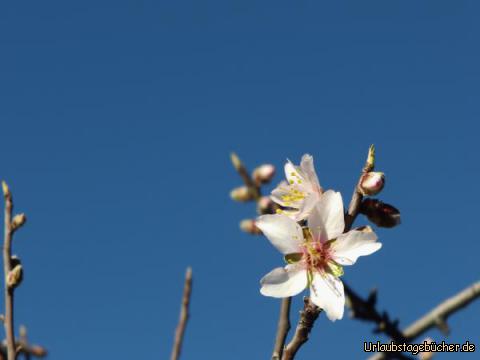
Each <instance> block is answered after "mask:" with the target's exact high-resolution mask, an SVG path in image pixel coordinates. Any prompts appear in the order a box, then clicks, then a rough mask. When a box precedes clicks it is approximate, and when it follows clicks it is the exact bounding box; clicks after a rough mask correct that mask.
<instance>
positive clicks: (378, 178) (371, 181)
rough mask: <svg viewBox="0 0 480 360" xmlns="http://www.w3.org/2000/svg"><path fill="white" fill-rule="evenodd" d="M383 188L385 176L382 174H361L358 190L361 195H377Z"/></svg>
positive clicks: (372, 172)
mask: <svg viewBox="0 0 480 360" xmlns="http://www.w3.org/2000/svg"><path fill="white" fill-rule="evenodd" d="M384 186H385V174H384V173H383V172H377V171H370V172H367V173H365V174H363V176H362V179H361V180H360V186H359V190H360V192H361V193H362V195H368V196H372V195H377V194H378V193H379V192H380V191H382V189H383V187H384Z"/></svg>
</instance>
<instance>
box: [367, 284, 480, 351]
mask: <svg viewBox="0 0 480 360" xmlns="http://www.w3.org/2000/svg"><path fill="white" fill-rule="evenodd" d="M478 298H480V281H478V282H476V283H474V284H473V285H471V286H469V287H468V288H466V289H464V290H462V291H461V292H460V293H458V294H456V295H454V296H452V297H451V298H449V299H447V300H445V301H443V302H442V303H441V304H439V305H437V306H436V307H435V308H434V309H433V310H431V311H430V312H428V313H427V314H425V315H424V316H422V317H421V318H420V319H418V320H416V321H414V322H413V323H412V324H411V325H409V326H407V328H406V329H405V330H404V331H403V335H404V337H405V339H406V341H405V342H411V341H413V340H415V339H416V338H417V337H419V336H421V335H422V334H424V333H425V332H426V331H428V330H429V329H431V328H434V327H438V328H439V329H440V330H444V329H445V326H446V320H447V318H448V317H449V316H450V315H452V314H454V313H455V312H457V311H458V310H460V309H462V308H464V307H465V306H467V305H468V304H470V303H471V302H472V301H474V300H475V299H478ZM387 357H388V356H387V354H385V353H377V354H375V355H373V356H371V357H370V358H369V360H382V359H386V358H387Z"/></svg>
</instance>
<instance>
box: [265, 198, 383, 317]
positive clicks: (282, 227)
mask: <svg viewBox="0 0 480 360" xmlns="http://www.w3.org/2000/svg"><path fill="white" fill-rule="evenodd" d="M343 216H344V213H343V203H342V196H341V195H340V193H338V192H335V191H332V190H329V191H327V192H325V193H324V194H323V195H322V196H321V198H320V199H319V201H318V202H317V204H316V205H315V207H314V208H313V209H312V211H311V213H310V215H309V217H308V219H307V221H308V227H306V228H302V227H300V225H298V224H297V223H296V222H295V221H294V220H292V219H291V218H289V217H288V216H286V215H283V214H276V215H263V216H260V217H259V218H258V220H257V222H256V225H257V227H258V228H260V230H262V232H263V234H264V235H265V236H266V237H267V238H268V239H269V240H270V242H271V243H272V244H273V245H274V246H275V247H276V248H277V249H278V250H279V251H280V252H281V253H282V254H284V255H285V260H286V261H287V263H288V265H286V266H285V267H284V268H276V269H274V270H273V271H271V272H270V273H268V274H267V275H266V276H264V277H263V278H262V280H261V281H260V283H261V285H262V287H261V289H260V292H261V293H262V294H263V295H266V296H273V297H279V298H283V297H288V296H294V295H297V294H298V293H300V292H301V291H302V290H304V289H305V288H306V287H309V288H310V298H311V300H312V301H313V303H314V304H315V305H317V306H319V307H320V308H322V309H323V310H324V311H325V312H326V314H327V317H328V318H329V319H330V320H332V321H335V320H337V319H341V318H342V317H343V310H344V306H345V295H344V290H343V284H342V282H341V281H340V279H339V277H340V276H341V275H343V268H342V266H343V265H353V264H354V263H355V262H356V261H357V258H358V257H359V256H365V255H370V254H372V253H374V252H375V251H377V250H379V249H380V248H381V247H382V244H381V243H378V242H376V240H377V236H376V235H375V233H374V232H373V231H372V230H371V229H370V228H365V229H364V230H351V231H349V232H347V233H343V230H344V227H345V223H344V219H343Z"/></svg>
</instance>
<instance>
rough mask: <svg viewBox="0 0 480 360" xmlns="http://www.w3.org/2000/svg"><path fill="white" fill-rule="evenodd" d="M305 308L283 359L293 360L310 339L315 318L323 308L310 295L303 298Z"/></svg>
mask: <svg viewBox="0 0 480 360" xmlns="http://www.w3.org/2000/svg"><path fill="white" fill-rule="evenodd" d="M303 301H304V306H303V310H302V311H300V319H299V321H298V325H297V328H296V330H295V335H294V336H293V338H292V340H291V341H290V342H289V343H288V345H287V346H286V347H285V350H284V351H283V357H282V360H292V359H294V358H295V354H296V353H297V351H298V350H299V349H300V347H301V346H302V345H303V344H304V343H306V342H307V341H308V336H309V334H310V331H311V330H312V328H313V324H314V323H315V320H317V318H318V315H320V313H321V311H322V309H320V308H319V307H318V306H316V305H315V304H313V303H312V302H311V301H310V299H309V298H308V297H305V298H304V299H303Z"/></svg>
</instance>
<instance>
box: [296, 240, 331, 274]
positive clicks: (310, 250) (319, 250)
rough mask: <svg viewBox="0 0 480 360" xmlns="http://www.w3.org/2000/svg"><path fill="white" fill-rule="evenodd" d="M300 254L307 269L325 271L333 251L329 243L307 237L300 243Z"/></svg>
mask: <svg viewBox="0 0 480 360" xmlns="http://www.w3.org/2000/svg"><path fill="white" fill-rule="evenodd" d="M302 254H303V260H304V261H305V265H306V266H307V270H309V271H325V270H327V269H328V263H329V261H331V260H332V255H333V252H332V250H331V248H330V244H329V243H321V242H320V241H313V240H311V239H309V240H307V241H306V242H305V243H303V245H302Z"/></svg>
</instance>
